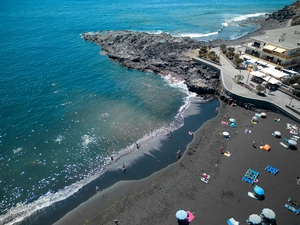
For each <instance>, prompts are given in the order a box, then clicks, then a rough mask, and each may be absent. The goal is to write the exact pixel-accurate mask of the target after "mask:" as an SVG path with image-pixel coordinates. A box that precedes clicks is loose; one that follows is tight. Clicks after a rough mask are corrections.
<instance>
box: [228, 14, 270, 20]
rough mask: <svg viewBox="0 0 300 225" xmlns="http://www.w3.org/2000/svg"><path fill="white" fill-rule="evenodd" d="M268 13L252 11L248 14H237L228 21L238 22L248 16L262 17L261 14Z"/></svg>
mask: <svg viewBox="0 0 300 225" xmlns="http://www.w3.org/2000/svg"><path fill="white" fill-rule="evenodd" d="M264 15H266V13H265V12H264V13H252V14H246V15H239V16H236V17H234V18H232V19H230V20H228V22H229V23H230V22H238V21H243V20H247V19H248V18H254V17H260V16H264Z"/></svg>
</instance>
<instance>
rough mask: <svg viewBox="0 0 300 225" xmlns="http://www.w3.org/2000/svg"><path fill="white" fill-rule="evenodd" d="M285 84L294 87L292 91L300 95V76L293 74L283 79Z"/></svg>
mask: <svg viewBox="0 0 300 225" xmlns="http://www.w3.org/2000/svg"><path fill="white" fill-rule="evenodd" d="M282 83H284V84H285V85H288V86H291V87H293V90H292V93H293V95H295V96H297V97H300V76H299V75H297V76H293V77H291V78H289V79H287V80H285V81H283V82H282Z"/></svg>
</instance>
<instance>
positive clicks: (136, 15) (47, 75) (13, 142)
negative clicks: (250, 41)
mask: <svg viewBox="0 0 300 225" xmlns="http://www.w3.org/2000/svg"><path fill="white" fill-rule="evenodd" d="M292 2H293V1H287V0H280V1H279V0H271V1H258V0H251V1H216V0H214V1H204V0H197V1H196V0H187V1H184V2H183V1H175V0H172V1H171V0H165V1H163V0H160V1H159V0H155V1H144V0H141V1H124V0H112V1H111V0H110V1H107V0H103V1H95V0H60V1H58V0H49V1H44V2H42V1H37V0H32V1H25V2H20V1H16V0H9V1H8V0H4V1H2V2H1V5H0V12H1V13H0V21H1V29H0V31H1V35H0V49H1V54H0V71H1V76H0V85H1V89H0V94H1V99H0V103H1V104H0V214H1V216H0V221H6V222H5V223H7V224H13V223H14V221H17V220H22V219H23V218H24V217H26V216H27V215H29V214H30V213H32V212H34V211H36V210H37V209H39V208H42V207H44V206H45V205H43V204H44V203H45V202H46V201H45V199H47V204H51V200H49V198H47V196H48V197H49V196H52V199H54V197H53V196H54V195H55V196H56V198H55V199H56V200H57V199H63V198H66V197H68V196H67V195H65V193H69V194H70V195H71V194H72V193H74V192H76V190H78V188H80V187H82V186H83V185H85V184H86V183H88V182H89V181H90V180H92V179H93V178H94V177H96V176H98V175H99V174H101V173H102V172H103V171H104V170H105V169H104V168H105V167H106V165H107V163H108V162H110V159H109V156H110V155H113V156H114V157H115V159H117V158H119V157H121V156H122V155H124V154H128V153H131V152H134V151H135V150H136V148H135V144H134V143H135V142H136V141H138V142H139V143H141V144H143V145H147V144H148V143H149V142H150V139H151V138H152V137H151V135H150V132H149V131H150V130H151V129H152V130H153V132H155V133H156V134H157V135H158V136H160V135H165V133H166V132H168V131H169V130H170V129H172V130H175V129H177V128H178V127H180V126H182V125H183V124H182V120H180V119H179V118H180V116H181V114H180V112H182V109H183V107H185V106H186V105H187V104H188V97H189V96H190V95H191V94H190V93H188V92H187V90H186V88H185V86H184V85H183V84H182V83H181V82H176V81H172V82H171V80H170V79H168V78H161V77H159V76H157V75H155V74H152V73H141V72H138V71H131V70H127V69H124V68H122V67H121V66H120V65H118V64H117V63H115V62H112V61H110V60H108V58H107V57H106V56H103V55H100V54H99V52H100V51H101V47H100V46H97V45H95V44H93V43H89V42H85V41H84V40H82V39H81V38H80V33H83V32H87V31H98V30H120V29H128V30H134V31H146V32H151V33H157V32H168V33H170V34H172V35H175V36H191V37H193V38H196V39H197V40H211V39H215V38H223V39H235V38H238V37H240V36H242V35H244V34H246V33H247V32H251V31H252V30H253V29H255V26H254V25H251V24H246V25H247V26H244V25H245V19H247V18H249V17H254V16H262V15H264V14H265V13H271V12H274V11H276V10H279V9H281V8H282V7H283V6H285V5H289V4H291V3H292ZM241 25H243V26H241ZM203 107H205V105H204V106H203ZM61 193H64V194H61ZM57 196H58V197H57ZM24 205H26V206H27V207H26V213H25V212H24ZM14 213H17V214H14ZM12 215H13V216H12ZM8 218H11V219H8ZM7 221H10V222H7ZM0 224H1V222H0Z"/></svg>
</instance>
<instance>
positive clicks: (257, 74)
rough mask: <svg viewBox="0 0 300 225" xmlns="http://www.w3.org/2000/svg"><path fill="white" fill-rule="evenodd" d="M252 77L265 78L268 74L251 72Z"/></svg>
mask: <svg viewBox="0 0 300 225" xmlns="http://www.w3.org/2000/svg"><path fill="white" fill-rule="evenodd" d="M250 75H252V76H256V77H265V76H266V74H264V73H262V72H259V71H253V72H250Z"/></svg>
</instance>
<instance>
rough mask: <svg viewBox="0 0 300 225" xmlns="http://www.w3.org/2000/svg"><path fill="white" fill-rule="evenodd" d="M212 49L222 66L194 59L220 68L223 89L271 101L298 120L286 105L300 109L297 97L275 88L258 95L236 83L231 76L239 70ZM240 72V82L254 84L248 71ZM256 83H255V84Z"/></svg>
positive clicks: (299, 119) (217, 49)
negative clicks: (242, 77)
mask: <svg viewBox="0 0 300 225" xmlns="http://www.w3.org/2000/svg"><path fill="white" fill-rule="evenodd" d="M212 51H215V52H216V54H218V55H220V62H221V65H222V66H218V65H216V64H214V63H210V62H208V61H204V60H202V59H200V58H194V59H196V60H200V61H202V62H204V63H206V64H209V65H211V66H214V67H216V68H218V69H220V70H221V81H222V85H223V87H224V88H225V89H227V90H228V91H229V92H231V93H233V94H236V95H239V96H241V97H246V98H251V99H257V100H263V101H268V102H270V103H272V104H273V105H276V106H277V107H279V108H281V109H282V110H284V111H285V112H287V113H288V114H290V115H291V116H292V117H294V118H295V119H297V120H298V121H300V115H299V114H297V113H296V112H294V111H293V110H291V109H289V108H288V107H287V106H286V105H289V106H291V107H292V106H293V108H295V109H297V110H300V101H298V100H297V99H294V98H292V97H290V96H289V95H286V94H284V93H283V92H281V91H279V90H277V91H272V92H269V91H268V90H267V92H266V95H265V96H259V95H257V94H256V93H255V92H252V91H250V90H249V89H247V88H245V87H243V86H241V85H239V84H237V83H236V82H234V81H233V78H234V77H235V76H236V75H238V74H240V70H237V69H235V68H234V67H233V66H232V65H231V64H230V63H229V61H228V60H227V59H226V58H225V57H224V56H223V55H222V54H220V49H219V48H213V49H212ZM241 74H242V75H243V76H244V80H242V82H244V83H246V84H248V85H249V83H250V84H255V83H253V82H251V81H250V79H251V75H250V74H249V72H248V71H246V70H241ZM256 85H257V84H255V86H256Z"/></svg>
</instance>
